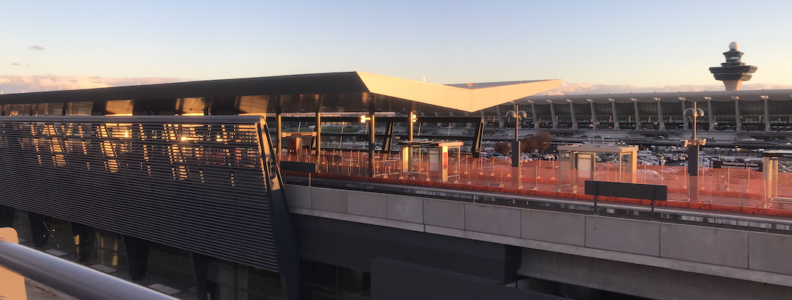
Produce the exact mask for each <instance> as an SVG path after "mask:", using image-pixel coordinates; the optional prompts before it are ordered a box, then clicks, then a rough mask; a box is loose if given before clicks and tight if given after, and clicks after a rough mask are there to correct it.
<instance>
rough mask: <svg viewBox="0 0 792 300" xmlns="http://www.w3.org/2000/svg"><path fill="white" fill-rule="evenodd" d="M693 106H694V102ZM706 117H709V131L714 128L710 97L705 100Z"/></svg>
mask: <svg viewBox="0 0 792 300" xmlns="http://www.w3.org/2000/svg"><path fill="white" fill-rule="evenodd" d="M693 107H696V105H695V104H694V105H693ZM707 117H709V131H713V130H715V113H714V112H713V111H712V99H709V100H707Z"/></svg>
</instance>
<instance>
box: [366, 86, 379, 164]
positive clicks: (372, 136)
mask: <svg viewBox="0 0 792 300" xmlns="http://www.w3.org/2000/svg"><path fill="white" fill-rule="evenodd" d="M372 97H373V96H372ZM374 111H375V107H374V98H372V99H371V108H370V109H369V119H370V120H369V151H368V152H369V157H368V161H369V166H368V171H369V177H374V147H375V143H376V141H377V135H376V132H375V130H376V127H375V121H374Z"/></svg>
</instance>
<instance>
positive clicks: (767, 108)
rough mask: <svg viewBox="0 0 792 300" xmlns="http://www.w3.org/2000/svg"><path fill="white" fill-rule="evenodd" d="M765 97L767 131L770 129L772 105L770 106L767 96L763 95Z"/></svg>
mask: <svg viewBox="0 0 792 300" xmlns="http://www.w3.org/2000/svg"><path fill="white" fill-rule="evenodd" d="M762 98H764V123H765V131H770V107H769V106H768V102H767V96H764V97H762Z"/></svg>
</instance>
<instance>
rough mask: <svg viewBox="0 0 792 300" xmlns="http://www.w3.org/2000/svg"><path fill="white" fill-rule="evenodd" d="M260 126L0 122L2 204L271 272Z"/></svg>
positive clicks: (165, 120)
mask: <svg viewBox="0 0 792 300" xmlns="http://www.w3.org/2000/svg"><path fill="white" fill-rule="evenodd" d="M260 123H261V119H260V117H258V116H256V117H241V116H227V117H226V116H223V117H213V116H204V117H175V116H170V117H0V191H2V193H1V194H0V204H2V205H5V206H9V207H13V208H17V209H23V210H28V211H31V212H35V213H38V214H42V215H47V216H52V217H55V218H59V219H63V220H67V221H71V222H77V223H80V224H84V225H88V226H92V227H96V228H101V229H104V230H109V231H113V232H117V233H120V234H123V235H126V236H131V237H136V238H140V239H145V240H148V241H152V242H156V243H161V244H165V245H169V246H172V247H176V248H180V249H185V250H188V251H191V252H195V253H199V254H203V255H208V256H212V257H217V258H221V259H226V260H229V261H233V262H237V263H242V264H246V265H251V266H255V267H258V268H262V269H266V270H270V271H275V272H277V271H278V262H277V255H276V252H275V241H274V240H275V239H274V235H273V222H272V218H271V213H270V209H271V205H270V203H269V201H270V199H269V197H268V193H267V183H266V182H265V179H264V175H263V174H264V173H263V172H262V160H261V159H262V157H261V153H260V149H259V139H258V133H257V130H258V129H257V126H259V125H260ZM264 142H265V143H267V144H266V145H263V146H265V147H271V145H269V144H268V140H265V141H264Z"/></svg>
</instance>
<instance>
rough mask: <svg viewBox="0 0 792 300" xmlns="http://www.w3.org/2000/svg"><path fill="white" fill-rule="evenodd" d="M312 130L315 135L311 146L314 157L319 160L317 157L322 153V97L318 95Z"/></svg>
mask: <svg viewBox="0 0 792 300" xmlns="http://www.w3.org/2000/svg"><path fill="white" fill-rule="evenodd" d="M314 123H316V125H314V132H316V136H314V138H313V141H314V142H313V146H314V149H316V159H317V161H319V157H320V156H321V155H322V97H321V96H320V97H319V99H317V100H316V121H315V122H314Z"/></svg>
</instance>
